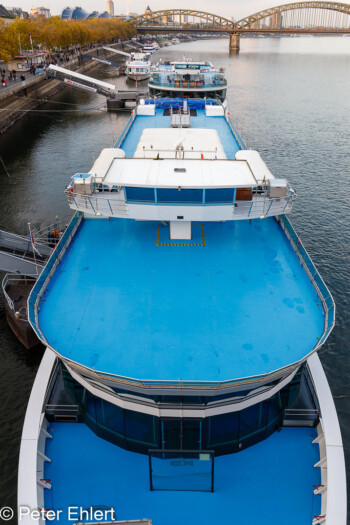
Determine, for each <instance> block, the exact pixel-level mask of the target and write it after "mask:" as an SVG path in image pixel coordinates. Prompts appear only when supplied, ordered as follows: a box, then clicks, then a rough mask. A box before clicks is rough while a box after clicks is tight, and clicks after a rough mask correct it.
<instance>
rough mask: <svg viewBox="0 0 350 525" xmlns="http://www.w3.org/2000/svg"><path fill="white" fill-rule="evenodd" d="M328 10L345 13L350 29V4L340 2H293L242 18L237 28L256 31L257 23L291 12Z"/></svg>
mask: <svg viewBox="0 0 350 525" xmlns="http://www.w3.org/2000/svg"><path fill="white" fill-rule="evenodd" d="M306 9H307V10H326V11H330V12H336V13H343V14H345V15H349V27H350V4H344V3H340V2H310V1H308V2H293V3H290V4H283V5H279V6H275V7H271V8H269V9H265V10H264V11H259V12H258V13H255V14H253V15H250V16H247V17H246V18H242V20H239V21H238V22H235V28H236V29H237V30H239V29H245V30H247V29H254V28H255V27H254V26H256V24H257V23H259V22H260V21H261V20H264V19H266V18H270V17H273V16H276V15H281V14H282V13H286V12H289V11H304V10H306Z"/></svg>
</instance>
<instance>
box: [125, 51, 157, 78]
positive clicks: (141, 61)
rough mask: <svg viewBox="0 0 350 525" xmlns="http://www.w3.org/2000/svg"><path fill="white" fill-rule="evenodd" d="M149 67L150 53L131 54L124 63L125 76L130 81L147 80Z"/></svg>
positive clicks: (149, 73)
mask: <svg viewBox="0 0 350 525" xmlns="http://www.w3.org/2000/svg"><path fill="white" fill-rule="evenodd" d="M151 67H152V61H151V55H150V53H131V55H130V58H129V59H128V60H127V61H126V63H125V74H126V76H127V77H128V78H130V80H135V81H140V80H147V79H148V78H150V76H151Z"/></svg>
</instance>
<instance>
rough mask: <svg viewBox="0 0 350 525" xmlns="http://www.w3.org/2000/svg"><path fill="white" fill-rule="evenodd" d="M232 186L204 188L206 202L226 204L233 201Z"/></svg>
mask: <svg viewBox="0 0 350 525" xmlns="http://www.w3.org/2000/svg"><path fill="white" fill-rule="evenodd" d="M233 197H234V189H233V188H211V189H206V190H205V203H206V204H226V203H227V204H228V203H230V204H231V203H232V202H233Z"/></svg>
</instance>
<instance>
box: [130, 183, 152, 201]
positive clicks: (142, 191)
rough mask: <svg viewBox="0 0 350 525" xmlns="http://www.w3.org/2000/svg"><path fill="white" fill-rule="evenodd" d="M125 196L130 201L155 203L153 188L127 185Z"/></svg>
mask: <svg viewBox="0 0 350 525" xmlns="http://www.w3.org/2000/svg"><path fill="white" fill-rule="evenodd" d="M125 196H126V200H127V201H128V202H152V203H154V189H153V188H133V187H131V186H129V187H125Z"/></svg>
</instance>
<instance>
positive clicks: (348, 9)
mask: <svg viewBox="0 0 350 525" xmlns="http://www.w3.org/2000/svg"><path fill="white" fill-rule="evenodd" d="M131 23H132V24H134V25H135V27H136V29H137V30H138V31H140V32H150V31H157V32H215V33H217V32H219V33H229V34H230V49H231V50H238V49H239V36H240V34H242V33H282V34H283V33H308V34H312V33H326V34H327V33H329V34H342V33H350V4H345V3H340V2H325V1H319V2H317V1H316V2H311V1H307V2H294V3H289V4H283V5H280V6H275V7H271V8H270V9H265V10H264V11H259V12H258V13H255V14H253V15H250V16H248V17H246V18H242V20H239V21H237V22H236V21H232V20H230V19H228V18H225V17H223V16H219V15H215V14H213V13H208V12H205V11H199V10H194V9H162V10H160V11H147V12H146V13H144V14H143V15H140V16H137V17H135V18H133V19H132V20H131Z"/></svg>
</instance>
